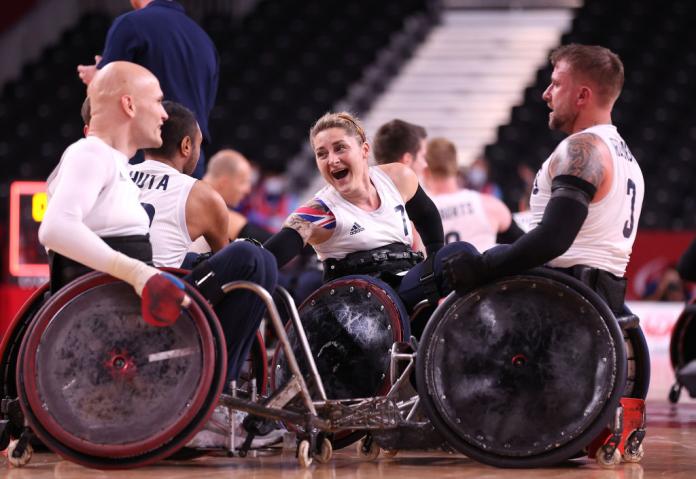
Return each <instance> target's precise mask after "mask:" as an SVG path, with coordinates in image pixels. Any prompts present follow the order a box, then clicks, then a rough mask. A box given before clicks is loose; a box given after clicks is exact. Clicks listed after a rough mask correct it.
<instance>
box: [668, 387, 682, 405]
mask: <svg viewBox="0 0 696 479" xmlns="http://www.w3.org/2000/svg"><path fill="white" fill-rule="evenodd" d="M681 390H682V386H681V384H679V383H676V384H674V385H672V387H671V388H669V395H668V398H669V402H671V403H672V404H677V402H679V396H681Z"/></svg>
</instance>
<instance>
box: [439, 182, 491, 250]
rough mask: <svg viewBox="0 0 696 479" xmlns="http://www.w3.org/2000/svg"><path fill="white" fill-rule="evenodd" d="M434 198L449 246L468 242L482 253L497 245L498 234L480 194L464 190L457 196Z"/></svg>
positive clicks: (445, 195) (449, 195) (449, 194)
mask: <svg viewBox="0 0 696 479" xmlns="http://www.w3.org/2000/svg"><path fill="white" fill-rule="evenodd" d="M430 198H431V199H432V200H433V203H435V206H437V209H438V210H439V211H440V218H442V227H443V229H444V230H445V243H453V242H455V241H466V242H468V243H471V244H472V245H474V246H475V247H476V249H477V250H479V251H485V250H487V249H488V248H490V247H492V246H494V245H495V239H496V235H497V233H498V232H497V231H496V228H494V227H493V225H492V224H491V222H490V220H489V219H488V215H486V211H485V210H484V209H483V202H482V201H481V194H480V193H479V192H478V191H473V190H468V189H462V190H459V191H455V192H453V193H445V194H440V195H431V196H430Z"/></svg>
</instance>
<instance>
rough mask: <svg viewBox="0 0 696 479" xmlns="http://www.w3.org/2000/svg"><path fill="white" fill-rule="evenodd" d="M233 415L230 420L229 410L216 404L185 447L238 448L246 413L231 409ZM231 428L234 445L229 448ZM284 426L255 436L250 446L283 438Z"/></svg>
mask: <svg viewBox="0 0 696 479" xmlns="http://www.w3.org/2000/svg"><path fill="white" fill-rule="evenodd" d="M232 412H233V417H232V422H230V411H229V409H228V408H227V407H225V406H217V407H216V408H215V410H214V411H213V414H212V415H211V416H210V419H209V420H208V422H207V423H206V425H205V426H204V427H203V429H201V430H200V431H199V432H198V433H197V434H196V435H195V436H194V437H193V439H191V441H189V443H188V444H186V447H190V448H194V449H228V450H229V449H239V448H240V447H242V445H243V444H244V441H245V440H246V437H247V434H248V433H247V431H246V429H244V426H243V425H242V423H243V421H244V418H245V417H246V416H247V413H245V412H241V411H232ZM232 428H234V447H233V448H230V440H231V439H232V437H231V436H232V434H231V431H232ZM285 432H286V431H285V428H280V429H273V430H271V431H270V432H269V433H268V434H265V435H263V436H256V437H254V440H253V441H252V442H251V448H252V449H255V448H259V447H265V446H270V445H272V444H276V443H278V442H280V441H282V440H283V434H284V433H285Z"/></svg>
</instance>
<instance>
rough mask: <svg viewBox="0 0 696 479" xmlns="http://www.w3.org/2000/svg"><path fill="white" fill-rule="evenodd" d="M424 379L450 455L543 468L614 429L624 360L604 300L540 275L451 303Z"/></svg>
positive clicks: (422, 365)
mask: <svg viewBox="0 0 696 479" xmlns="http://www.w3.org/2000/svg"><path fill="white" fill-rule="evenodd" d="M416 372H417V382H418V391H419V395H420V397H421V399H422V404H423V406H424V408H425V410H426V412H427V414H428V416H429V417H430V419H431V420H432V422H433V424H434V426H435V427H436V429H437V430H438V432H440V433H441V434H442V435H443V436H444V437H445V438H446V439H447V441H448V442H449V443H450V444H451V445H452V446H454V447H455V448H457V449H458V450H459V451H461V452H463V453H464V454H466V455H468V456H470V457H472V458H474V459H476V460H478V461H481V462H484V463H486V464H490V465H494V466H498V467H543V466H550V465H553V464H556V463H558V462H561V461H564V460H566V459H569V458H571V457H573V456H574V455H575V454H576V453H577V451H579V450H582V449H583V448H584V447H585V446H586V445H587V444H589V443H590V442H591V441H592V439H594V437H595V436H597V435H598V433H599V432H600V431H601V430H602V429H603V428H604V427H605V426H606V425H607V424H608V423H609V421H610V419H611V418H612V417H613V414H614V412H615V410H616V407H617V405H618V403H619V399H620V397H621V395H622V393H623V392H624V385H625V381H626V355H625V350H624V345H623V336H622V332H621V329H620V328H619V325H618V323H617V322H616V319H615V318H614V316H613V315H612V313H611V311H610V310H609V308H608V307H607V306H606V304H605V303H604V302H603V301H602V300H601V299H600V298H599V296H597V295H596V294H595V293H594V292H592V291H591V290H590V289H589V288H587V287H585V286H584V285H583V284H581V283H579V282H578V281H576V280H575V279H574V278H571V277H569V276H566V275H563V274H562V273H557V272H553V271H548V270H543V269H539V270H533V271H531V272H529V273H527V274H524V275H519V276H513V277H508V278H503V279H501V280H499V281H497V282H495V283H492V284H488V285H485V286H483V287H481V288H479V289H477V290H475V291H473V292H471V293H468V294H467V295H465V296H459V295H457V294H456V293H452V294H451V295H450V296H448V297H447V299H446V300H445V301H444V302H443V304H441V305H440V306H439V307H438V309H437V311H436V312H435V313H434V315H433V317H432V318H431V319H430V322H429V323H428V325H427V327H426V329H425V332H424V334H423V338H422V339H421V343H420V346H419V350H418V358H417V366H416Z"/></svg>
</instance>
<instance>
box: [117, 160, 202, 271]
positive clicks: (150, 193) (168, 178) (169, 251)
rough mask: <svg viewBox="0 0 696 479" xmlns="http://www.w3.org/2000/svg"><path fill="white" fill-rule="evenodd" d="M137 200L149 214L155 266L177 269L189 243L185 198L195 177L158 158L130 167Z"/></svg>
mask: <svg viewBox="0 0 696 479" xmlns="http://www.w3.org/2000/svg"><path fill="white" fill-rule="evenodd" d="M131 178H132V179H133V182H135V184H136V185H137V186H138V187H139V188H140V202H141V203H142V204H143V206H144V207H145V210H146V211H147V212H148V215H150V220H151V225H150V243H152V261H153V263H154V264H155V266H170V267H174V268H178V267H179V266H181V263H182V262H183V261H184V257H185V256H186V252H187V250H188V247H189V245H190V244H191V237H190V235H189V232H188V227H187V226H186V200H187V199H188V196H189V193H190V192H191V188H193V184H194V183H195V182H196V179H195V178H193V177H191V176H188V175H185V174H183V173H180V172H179V171H177V170H176V169H175V168H172V167H171V166H169V165H166V164H164V163H162V162H160V161H154V160H146V161H143V162H142V163H139V164H137V165H132V166H131Z"/></svg>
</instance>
